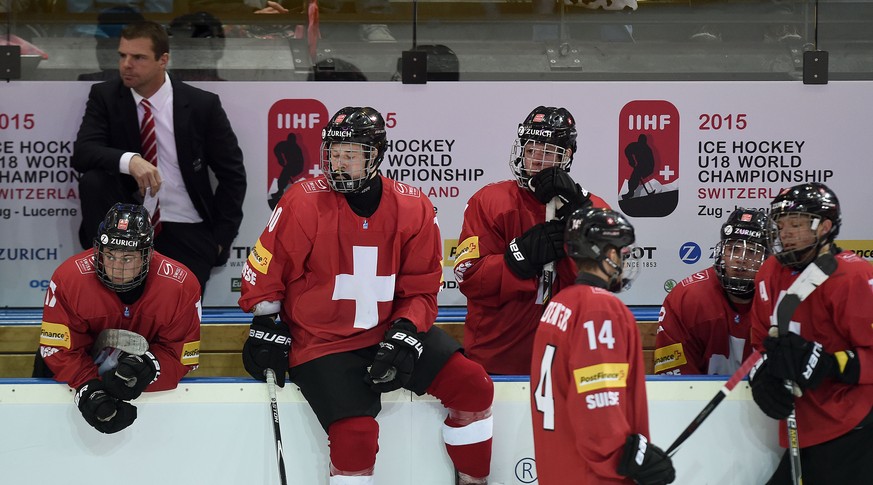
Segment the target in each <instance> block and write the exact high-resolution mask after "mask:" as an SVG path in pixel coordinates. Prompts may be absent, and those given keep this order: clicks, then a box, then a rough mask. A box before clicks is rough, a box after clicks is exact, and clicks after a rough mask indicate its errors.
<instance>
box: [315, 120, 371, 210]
mask: <svg viewBox="0 0 873 485" xmlns="http://www.w3.org/2000/svg"><path fill="white" fill-rule="evenodd" d="M321 139H322V144H321V164H320V165H321V171H322V172H323V173H324V174H325V177H326V178H327V182H328V184H329V185H330V187H331V188H332V189H333V190H335V191H337V192H341V193H351V192H357V191H359V190H361V189H362V188H363V187H364V186H365V185H366V183H367V181H368V180H369V179H371V178H372V177H373V176H374V175H375V174H376V172H377V170H378V169H379V164H381V163H382V158H383V157H384V156H385V150H386V148H387V145H388V142H387V140H386V134H385V120H383V119H382V115H381V114H379V112H378V111H376V110H375V109H373V108H370V107H354V106H347V107H345V108H343V109H341V110H339V111H337V112H336V114H334V115H333V117H332V118H331V120H330V121H329V122H328V123H327V126H325V127H324V129H323V130H322V131H321ZM340 143H343V144H348V145H349V146H348V147H342V153H341V152H337V151H336V150H331V147H334V148H338V147H335V146H334V145H335V144H340ZM332 153H333V157H335V158H332ZM355 154H358V155H357V156H356V155H355ZM355 157H357V160H354V161H353V158H355ZM361 159H363V166H361V167H360V168H359V167H356V166H353V165H356V164H357V163H360V162H361ZM343 162H346V163H343ZM343 165H345V166H343ZM349 168H352V169H353V170H351V171H350V170H349Z"/></svg>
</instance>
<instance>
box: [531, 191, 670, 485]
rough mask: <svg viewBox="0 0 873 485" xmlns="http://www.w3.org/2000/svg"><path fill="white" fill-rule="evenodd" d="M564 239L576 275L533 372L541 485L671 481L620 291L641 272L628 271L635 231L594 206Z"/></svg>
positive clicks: (544, 326) (541, 338) (543, 325)
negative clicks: (652, 439) (653, 434)
mask: <svg viewBox="0 0 873 485" xmlns="http://www.w3.org/2000/svg"><path fill="white" fill-rule="evenodd" d="M564 239H565V240H566V245H567V254H568V255H569V256H570V257H572V258H573V261H574V262H575V264H576V267H577V268H579V272H578V275H577V277H576V281H575V284H574V285H572V286H569V287H567V288H565V289H563V290H561V292H560V293H558V294H557V295H556V296H555V297H554V298H553V299H552V301H551V302H549V305H548V306H547V307H546V310H545V311H544V312H543V316H542V319H541V320H540V322H539V325H538V326H537V330H536V337H535V340H534V346H533V359H532V360H531V369H530V374H531V376H530V377H531V415H532V421H533V435H534V449H535V452H536V464H537V478H538V480H539V484H540V485H587V484H590V485H604V484H630V483H638V484H642V485H661V484H667V483H672V482H673V480H674V479H675V478H676V472H675V470H674V469H673V463H672V461H671V460H670V457H669V456H667V455H666V454H665V453H664V451H663V450H661V449H660V448H658V447H657V446H655V445H653V444H651V443H649V441H648V436H649V411H648V404H647V402H646V377H645V372H646V366H645V364H644V363H643V348H642V338H641V337H640V332H639V329H638V328H637V323H636V319H635V318H634V316H633V314H632V313H631V311H630V310H629V309H628V308H627V307H626V306H625V305H624V303H622V302H621V300H619V299H618V298H617V297H616V296H615V295H614V294H613V293H616V292H619V291H621V290H622V289H624V288H626V287H628V286H629V285H630V283H631V281H632V280H633V278H634V277H635V276H636V268H631V269H626V268H625V261H626V260H627V258H628V256H629V255H630V253H631V250H632V246H631V245H632V244H633V242H634V239H635V236H634V228H633V226H632V225H631V224H630V223H629V222H628V221H627V219H625V218H624V216H622V215H621V214H619V213H618V212H615V211H612V210H609V209H594V208H589V209H583V210H578V211H576V212H574V213H573V214H571V215H570V216H569V218H568V220H567V229H566V235H565V237H564Z"/></svg>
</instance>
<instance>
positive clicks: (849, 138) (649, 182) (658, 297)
mask: <svg viewBox="0 0 873 485" xmlns="http://www.w3.org/2000/svg"><path fill="white" fill-rule="evenodd" d="M194 84H195V85H197V86H199V87H201V88H204V89H207V90H209V91H212V92H215V93H217V94H219V95H220V96H221V99H222V103H223V105H224V108H225V110H226V111H227V113H228V116H229V118H230V121H231V124H232V125H233V128H234V130H235V132H236V134H237V137H238V138H239V142H240V146H241V147H242V150H243V153H244V154H245V164H246V170H247V176H248V192H247V194H246V199H245V205H244V214H245V216H244V219H243V223H242V227H241V228H240V233H239V235H238V236H237V238H236V241H235V242H234V244H233V247H232V249H231V257H230V260H229V261H228V263H227V264H226V265H225V266H224V267H220V268H215V270H214V271H213V273H212V278H211V279H210V281H209V284H208V285H207V289H206V296H205V302H204V304H205V305H206V306H234V305H236V300H237V298H238V296H239V293H238V291H239V284H240V272H241V269H242V267H243V265H244V264H245V259H246V257H247V254H248V252H249V251H250V249H251V247H252V246H253V245H254V243H255V241H256V240H257V238H258V235H259V234H260V233H261V231H262V230H263V229H264V227H265V225H266V224H267V221H268V220H269V218H270V212H271V210H272V208H273V207H275V204H276V202H277V201H278V200H279V198H280V197H281V195H282V193H284V190H285V188H286V187H287V184H288V183H294V182H296V181H299V180H302V179H305V178H308V177H313V176H317V175H319V174H320V170H319V159H320V148H319V144H320V137H321V128H322V127H323V126H324V125H325V123H326V122H327V121H328V119H329V118H330V116H331V115H332V114H333V113H334V112H336V111H337V110H339V109H340V108H342V107H344V106H372V107H374V108H376V109H377V110H379V111H380V112H381V113H382V115H383V116H384V118H385V121H386V125H387V131H388V149H387V154H386V156H385V159H384V161H383V162H382V166H381V169H382V173H383V174H384V175H386V176H388V177H390V178H394V179H397V180H400V181H402V182H404V183H406V184H409V185H411V186H413V187H417V188H420V189H421V190H422V192H423V193H424V194H425V195H427V196H428V197H430V199H431V201H432V202H433V204H434V206H435V207H436V208H437V211H438V218H439V222H440V228H441V231H442V237H443V248H444V253H443V259H444V277H445V282H444V291H443V292H442V293H441V294H440V297H439V303H440V304H441V305H464V303H465V300H464V297H463V295H462V294H461V293H460V291H459V290H458V289H457V283H456V282H455V279H454V274H453V271H452V265H453V263H454V257H455V250H456V247H457V243H458V241H457V238H458V235H459V233H460V228H461V223H462V220H463V213H464V207H465V204H466V201H467V199H469V197H470V196H471V195H473V194H474V193H475V192H476V191H477V190H479V189H480V188H481V187H483V186H484V185H486V184H488V183H492V182H496V181H499V180H506V179H510V178H512V173H511V171H510V167H509V162H510V160H509V159H510V152H511V147H512V144H513V141H514V140H515V137H516V132H517V126H518V123H520V122H521V121H522V120H523V119H524V118H525V116H526V115H527V114H528V113H529V112H530V111H531V110H532V109H533V108H535V107H536V106H538V105H546V106H563V107H566V108H567V109H569V110H570V112H571V113H573V115H574V116H575V117H576V120H577V123H578V128H579V136H578V140H577V142H578V150H577V153H576V154H575V157H574V161H573V165H572V168H571V171H570V173H571V175H572V176H573V178H574V179H575V180H576V181H577V182H579V183H580V184H581V185H582V186H583V187H585V188H586V189H588V190H590V191H591V192H593V193H594V194H597V195H598V196H600V197H602V198H603V199H605V200H606V201H607V202H608V203H609V204H610V205H611V206H612V207H613V208H614V209H616V210H619V211H621V212H623V213H624V214H626V215H627V216H629V217H630V220H631V222H632V223H633V224H634V226H635V228H636V231H637V244H638V246H639V248H638V249H637V250H636V251H635V252H634V255H633V256H634V260H633V262H632V264H635V265H638V266H639V267H640V269H641V271H640V275H639V277H638V279H637V281H636V282H635V284H634V286H633V287H632V288H631V289H630V290H629V291H627V292H625V293H622V294H621V298H622V299H623V300H624V301H625V302H626V303H628V304H631V305H659V304H660V303H661V302H662V301H663V299H664V296H665V295H666V294H667V292H668V291H669V290H670V289H671V288H672V286H673V285H674V284H675V283H676V282H678V281H680V280H681V279H682V278H684V277H686V276H688V275H690V274H691V273H694V272H696V271H700V270H703V269H705V268H706V267H708V266H709V265H711V264H712V262H713V247H714V246H715V243H716V242H717V241H718V237H719V228H720V226H721V224H722V223H723V222H724V221H725V219H726V218H727V216H728V215H729V214H730V212H731V211H732V210H733V209H734V208H735V207H738V206H740V207H755V208H764V207H766V206H767V205H768V203H769V201H770V200H772V199H773V197H775V196H776V195H777V194H778V192H779V190H780V189H782V188H784V187H789V186H792V185H795V184H798V183H802V182H823V183H825V184H827V185H828V186H830V187H831V188H832V189H834V191H835V192H836V193H837V195H838V196H839V198H840V201H841V206H842V219H843V225H842V229H841V231H840V238H841V239H840V241H839V242H840V243H841V244H842V245H843V246H844V247H846V248H848V249H852V250H856V251H858V252H859V254H861V255H862V256H864V257H866V258H868V259H870V258H871V255H873V242H871V241H873V234H871V231H873V229H871V228H873V212H871V211H870V210H868V208H867V205H868V203H867V202H865V201H866V200H867V197H868V190H866V188H867V186H868V185H869V184H868V181H869V180H873V164H870V163H868V162H867V161H866V160H864V158H863V157H864V154H865V153H867V150H866V149H865V148H864V146H865V145H866V142H865V140H866V136H864V135H863V133H862V126H864V125H865V122H866V120H867V116H866V115H867V112H866V111H867V107H868V106H870V105H871V104H873V83H871V82H837V83H830V84H828V85H815V86H810V85H803V84H801V83H798V82H717V83H715V82H709V83H707V82H646V83H639V82H637V83H623V82H602V83H600V82H579V83H574V82H566V83H548V82H524V83H512V82H496V83H491V82H488V83H485V82H462V83H431V84H427V85H403V84H399V83H347V84H341V83H281V82H269V83H264V82H201V83H194ZM89 87H90V84H89V83H83V82H26V83H24V82H13V83H6V84H3V85H2V86H0V97H2V99H3V102H2V104H0V227H2V230H0V280H2V281H0V283H2V285H3V288H4V289H3V291H2V293H0V306H9V307H33V306H40V305H41V304H42V299H43V298H44V293H45V288H47V287H48V284H49V280H50V277H51V274H52V272H53V271H54V269H55V267H57V265H58V264H60V262H61V261H63V260H64V259H65V258H67V257H69V256H71V255H72V254H75V253H76V252H78V251H80V250H81V249H82V248H81V247H80V246H79V243H78V240H77V236H76V234H77V230H78V225H79V222H80V220H81V214H80V210H79V201H78V186H77V174H76V172H75V171H74V170H73V169H72V168H71V167H70V163H69V161H70V157H71V155H72V149H73V141H74V140H75V137H76V132H77V130H78V126H79V123H80V122H81V117H82V113H83V112H84V107H85V101H86V99H87V95H88V90H89Z"/></svg>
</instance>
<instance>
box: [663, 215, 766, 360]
mask: <svg viewBox="0 0 873 485" xmlns="http://www.w3.org/2000/svg"><path fill="white" fill-rule="evenodd" d="M767 227H768V223H767V215H766V214H765V213H764V212H763V211H760V210H757V209H743V208H739V209H736V210H735V211H733V212H732V213H731V214H730V215H729V216H728V218H727V221H726V222H725V223H724V224H723V225H722V226H721V240H720V241H719V243H718V244H717V245H716V246H715V263H714V264H713V265H712V266H711V267H709V268H707V269H706V270H704V271H701V272H699V273H694V274H693V275H691V276H689V277H687V278H685V279H684V280H682V281H681V282H680V283H679V284H678V285H676V286H675V287H674V288H673V290H671V291H670V293H669V294H668V295H667V298H665V299H664V304H663V306H661V314H660V315H659V316H658V320H659V322H658V323H659V325H658V333H657V336H656V337H655V367H654V369H655V374H672V375H693V374H712V375H731V374H733V373H734V371H736V370H737V369H738V368H739V367H740V364H742V362H743V361H744V360H746V357H748V356H749V354H751V353H752V347H751V342H750V341H749V331H750V328H751V327H750V325H751V323H750V317H751V315H750V313H749V310H750V309H751V308H752V297H753V296H754V294H755V285H754V284H755V274H757V272H758V269H759V268H760V267H761V264H762V263H763V262H764V259H766V257H767V254H768V251H767Z"/></svg>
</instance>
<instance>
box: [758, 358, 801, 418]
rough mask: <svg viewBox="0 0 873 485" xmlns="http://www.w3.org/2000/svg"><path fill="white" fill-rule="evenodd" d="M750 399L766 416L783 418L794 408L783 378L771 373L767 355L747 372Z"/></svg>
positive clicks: (790, 394)
mask: <svg viewBox="0 0 873 485" xmlns="http://www.w3.org/2000/svg"><path fill="white" fill-rule="evenodd" d="M749 380H750V381H751V385H752V399H754V400H755V404H757V405H758V407H759V408H761V411H763V412H764V414H766V415H767V416H770V417H771V418H773V419H785V418H787V417H788V415H789V414H791V411H792V410H793V409H794V394H792V392H791V390H789V389H788V387H786V385H785V379H784V378H782V377H776V376H774V375H772V373H771V369H770V362H769V359H768V357H767V355H764V356H763V358H762V359H761V360H760V361H759V362H758V363H757V364H755V367H752V371H751V372H750V373H749Z"/></svg>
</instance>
